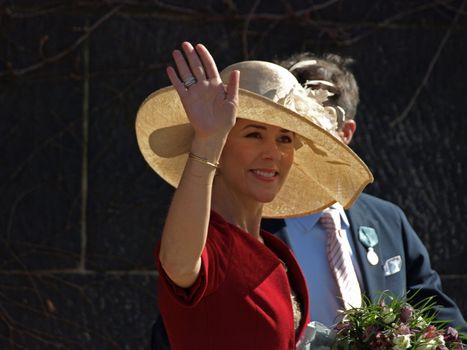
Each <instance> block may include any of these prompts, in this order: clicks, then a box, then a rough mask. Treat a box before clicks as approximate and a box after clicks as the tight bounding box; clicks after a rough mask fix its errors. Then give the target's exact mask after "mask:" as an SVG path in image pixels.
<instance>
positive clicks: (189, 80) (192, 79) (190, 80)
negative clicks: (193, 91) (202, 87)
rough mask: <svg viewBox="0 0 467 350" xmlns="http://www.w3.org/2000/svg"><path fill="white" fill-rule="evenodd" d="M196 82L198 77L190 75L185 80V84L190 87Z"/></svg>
mask: <svg viewBox="0 0 467 350" xmlns="http://www.w3.org/2000/svg"><path fill="white" fill-rule="evenodd" d="M193 84H196V78H195V77H194V76H192V75H190V76H189V77H188V78H186V79H185V80H184V81H183V85H184V86H185V87H186V88H187V89H188V88H189V87H190V86H191V85H193Z"/></svg>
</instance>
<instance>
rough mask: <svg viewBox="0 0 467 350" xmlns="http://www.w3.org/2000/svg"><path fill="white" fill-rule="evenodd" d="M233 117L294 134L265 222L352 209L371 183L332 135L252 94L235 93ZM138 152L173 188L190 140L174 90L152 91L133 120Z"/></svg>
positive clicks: (361, 165) (357, 160) (363, 168)
mask: <svg viewBox="0 0 467 350" xmlns="http://www.w3.org/2000/svg"><path fill="white" fill-rule="evenodd" d="M237 116H238V117H239V118H244V119H248V120H252V121H257V122H261V123H265V124H270V125H275V126H278V127H280V128H283V129H287V130H290V131H292V132H294V133H295V134H296V135H298V137H299V143H300V146H299V147H298V148H297V149H295V153H294V162H293V165H292V168H291V170H290V172H289V176H288V178H287V180H286V181H285V184H284V186H283V187H282V189H281V191H280V192H279V193H278V194H277V196H276V198H275V199H274V200H273V201H272V202H270V203H265V206H264V208H263V216H265V217H283V218H285V217H294V216H302V215H306V214H311V213H314V212H318V211H320V210H322V209H324V208H326V207H328V206H329V205H331V204H333V203H335V202H339V203H341V204H342V205H343V206H344V207H346V208H347V207H350V206H351V205H352V203H353V202H354V201H355V200H356V198H357V197H358V195H359V194H360V192H361V191H362V190H363V188H364V187H365V186H366V185H367V184H368V183H371V182H372V181H373V176H372V174H371V172H370V170H369V169H368V167H367V166H366V165H365V163H364V162H363V161H362V160H361V159H360V158H359V157H358V156H357V155H356V154H355V153H354V152H353V151H352V150H351V149H350V148H349V147H348V146H346V145H345V144H343V143H342V142H341V141H339V140H338V139H337V138H336V137H334V136H333V135H332V134H330V133H328V132H327V131H325V130H324V129H322V128H321V127H319V126H317V125H316V124H314V123H313V122H311V121H309V120H308V119H306V118H305V117H303V116H301V115H300V114H298V113H295V112H294V111H292V110H290V109H288V108H285V107H283V106H281V105H279V104H277V103H275V102H273V101H271V100H270V99H268V98H265V97H263V96H260V95H258V94H255V93H253V92H250V91H247V90H243V89H240V90H239V108H238V113H237ZM136 136H137V140H138V145H139V148H140V150H141V152H142V154H143V156H144V158H145V160H146V161H147V162H148V164H149V165H150V166H151V168H153V169H154V171H156V173H157V174H159V176H161V177H162V178H163V179H164V180H165V181H167V182H168V183H169V184H170V185H172V186H174V187H177V186H178V183H179V181H180V177H181V175H182V172H183V169H184V167H185V163H186V161H187V157H188V152H189V150H190V146H191V141H192V138H193V129H192V128H191V126H190V124H189V122H188V119H187V117H186V113H185V111H184V109H183V106H182V103H181V101H180V98H179V97H178V94H177V92H176V91H175V89H174V88H173V87H166V88H162V89H160V90H157V91H155V92H154V93H152V94H151V95H150V96H148V97H147V98H146V99H145V100H144V102H143V103H142V104H141V106H140V108H139V110H138V113H137V117H136Z"/></svg>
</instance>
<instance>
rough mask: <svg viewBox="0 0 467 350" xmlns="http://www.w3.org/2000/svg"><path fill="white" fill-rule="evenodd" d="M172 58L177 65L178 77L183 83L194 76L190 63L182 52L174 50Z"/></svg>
mask: <svg viewBox="0 0 467 350" xmlns="http://www.w3.org/2000/svg"><path fill="white" fill-rule="evenodd" d="M172 57H173V59H174V61H175V65H176V66H177V71H178V76H179V77H180V79H181V80H182V81H186V80H187V79H188V78H190V77H192V76H193V73H192V72H191V69H190V67H189V66H188V63H187V61H186V59H185V57H184V56H183V54H182V52H181V51H180V50H174V52H173V53H172Z"/></svg>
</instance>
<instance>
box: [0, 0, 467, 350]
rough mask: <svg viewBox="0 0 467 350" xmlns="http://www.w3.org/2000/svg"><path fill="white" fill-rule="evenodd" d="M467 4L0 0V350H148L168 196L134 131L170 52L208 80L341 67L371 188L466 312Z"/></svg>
mask: <svg viewBox="0 0 467 350" xmlns="http://www.w3.org/2000/svg"><path fill="white" fill-rule="evenodd" d="M465 2H466V1H465V0H464V1H452V0H433V1H426V0H412V1H407V0H392V1H386V0H371V1H370V0H368V1H345V2H344V1H337V0H331V1H324V0H323V1H312V0H308V1H307V0H295V1H286V0H283V1H266V0H263V1H261V0H254V1H247V0H243V1H235V0H230V1H229V0H224V1H195V0H192V1H182V0H165V1H157V0H146V1H145V0H140V1H131V0H126V1H124V0H120V1H102V2H99V1H90V0H89V1H85V0H83V1H74V2H73V1H72V2H70V1H59V0H56V1H47V0H44V1H3V2H0V120H1V123H0V135H1V137H0V147H1V157H0V348H1V349H147V348H148V344H149V334H150V326H151V323H152V321H153V320H154V318H155V316H156V315H155V310H154V303H155V290H154V286H155V278H156V273H155V271H154V263H153V257H152V250H153V246H154V245H155V242H156V240H157V237H158V235H159V234H160V230H161V225H162V223H163V220H164V216H165V212H166V208H167V204H168V201H169V199H170V196H171V193H172V189H171V188H169V186H168V185H166V184H165V183H164V182H163V181H162V180H161V179H160V178H159V177H158V176H157V175H156V174H154V173H153V172H152V171H151V170H150V168H149V167H148V166H147V165H146V164H145V162H144V160H143V158H142V156H141V155H140V153H139V151H138V148H137V145H136V140H135V133H134V120H135V113H136V110H137V108H138V106H139V104H140V103H141V101H142V100H143V99H144V97H145V96H147V95H148V94H149V93H150V92H151V91H153V90H155V89H157V88H160V87H163V86H166V85H168V84H169V83H168V79H167V78H166V77H165V76H164V67H165V66H166V65H167V64H169V63H170V52H171V50H172V49H174V48H176V47H177V46H178V45H179V44H180V43H181V41H182V40H190V41H192V42H194V43H196V42H203V43H204V44H206V46H207V47H208V48H209V49H210V50H211V52H212V54H213V56H214V57H215V58H216V60H217V63H218V66H219V67H220V68H222V67H224V66H226V65H228V64H230V63H233V62H236V61H240V60H243V59H265V60H272V59H276V58H284V57H286V56H287V55H289V54H292V53H295V52H299V51H303V50H311V51H315V52H323V51H332V52H339V53H341V54H346V55H351V56H353V57H354V58H355V59H356V64H355V66H354V70H355V73H356V76H357V78H358V81H359V82H360V86H361V95H362V98H361V100H362V101H361V104H360V108H359V113H358V122H359V128H358V133H357V135H356V138H355V141H354V144H353V147H354V149H355V150H356V151H357V153H359V154H360V155H361V156H362V158H363V159H364V160H365V161H366V162H367V163H368V165H369V166H370V168H371V169H372V171H373V172H374V175H375V183H374V184H373V185H371V186H369V187H368V189H367V192H369V193H372V194H376V195H378V196H381V197H383V198H386V199H389V200H392V201H394V202H396V203H397V204H399V205H400V206H401V207H402V208H403V209H404V210H405V211H406V213H407V215H408V217H409V219H410V221H411V223H412V224H413V225H414V227H415V228H416V230H417V232H418V233H419V235H420V237H421V238H422V240H423V241H424V242H425V243H426V245H427V247H428V249H429V251H430V253H431V257H432V263H433V266H434V268H435V269H437V270H438V271H439V273H440V274H441V276H442V281H443V285H444V288H445V290H446V291H447V292H448V293H449V294H450V295H451V296H452V297H453V298H454V299H455V300H456V301H457V303H458V304H459V306H460V307H461V308H462V310H463V312H464V314H465V315H466V314H467V296H466V292H465V290H466V289H467V272H466V271H467V260H466V258H465V252H466V250H467V249H466V245H467V243H466V239H465V237H466V234H465V215H466V214H467V213H466V211H467V196H466V189H467V185H466V184H465V179H466V173H467V166H466V140H467V129H466V126H467V125H466V124H467V122H466V116H467V108H466V98H467V95H466V92H465V91H466V88H467V83H466V73H467V68H466V58H465V57H466V56H467V40H466V34H467V33H466V30H467V7H465V6H464V5H465Z"/></svg>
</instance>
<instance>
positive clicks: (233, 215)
mask: <svg viewBox="0 0 467 350" xmlns="http://www.w3.org/2000/svg"><path fill="white" fill-rule="evenodd" d="M211 208H212V209H213V210H214V211H215V212H216V213H218V214H219V215H221V216H222V217H223V218H224V219H225V220H226V221H227V222H229V223H231V224H232V225H235V226H237V227H239V228H241V229H242V230H244V231H246V232H248V233H250V234H251V235H253V236H254V237H256V238H258V239H261V237H260V224H261V215H262V211H263V203H259V202H256V201H245V200H243V199H242V198H239V197H238V196H236V195H235V194H233V193H232V192H231V191H226V190H225V187H223V186H213V190H212V202H211Z"/></svg>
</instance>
